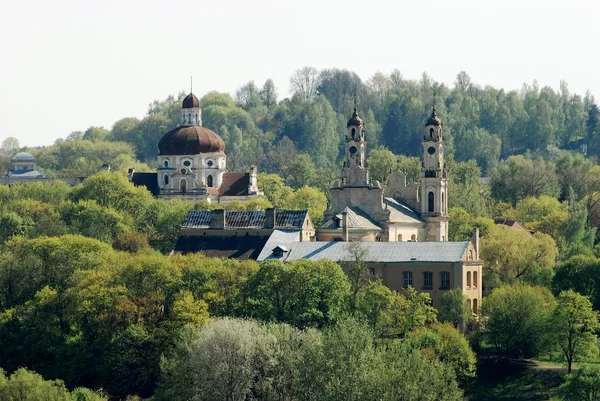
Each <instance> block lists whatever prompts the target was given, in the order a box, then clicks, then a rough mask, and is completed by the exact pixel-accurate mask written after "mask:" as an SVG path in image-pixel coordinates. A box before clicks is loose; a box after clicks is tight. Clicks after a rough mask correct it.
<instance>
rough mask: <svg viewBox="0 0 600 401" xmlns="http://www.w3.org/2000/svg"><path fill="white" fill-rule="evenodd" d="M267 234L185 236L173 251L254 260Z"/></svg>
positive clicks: (265, 241)
mask: <svg viewBox="0 0 600 401" xmlns="http://www.w3.org/2000/svg"><path fill="white" fill-rule="evenodd" d="M268 239H269V237H268V236H266V235H265V236H254V235H248V236H244V237H237V236H226V237H223V236H212V235H211V236H187V235H182V236H180V237H179V239H178V240H177V243H176V244H175V247H174V249H173V251H174V252H180V253H183V254H187V253H198V252H202V253H203V254H204V255H205V256H208V257H216V258H234V259H240V260H246V259H252V260H256V258H258V255H259V254H260V251H261V250H262V249H263V248H264V246H265V244H266V243H267V241H268Z"/></svg>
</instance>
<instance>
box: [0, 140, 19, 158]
mask: <svg viewBox="0 0 600 401" xmlns="http://www.w3.org/2000/svg"><path fill="white" fill-rule="evenodd" d="M19 148H20V146H19V140H18V139H17V138H15V137H14V136H9V137H8V138H6V139H5V140H3V141H2V147H0V150H1V151H2V152H4V153H8V154H12V153H14V152H16V151H17V150H19Z"/></svg>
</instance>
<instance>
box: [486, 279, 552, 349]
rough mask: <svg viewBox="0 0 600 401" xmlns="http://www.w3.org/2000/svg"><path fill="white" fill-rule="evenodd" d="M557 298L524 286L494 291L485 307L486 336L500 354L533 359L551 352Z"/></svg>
mask: <svg viewBox="0 0 600 401" xmlns="http://www.w3.org/2000/svg"><path fill="white" fill-rule="evenodd" d="M554 305H555V302H554V297H553V296H552V294H550V292H549V291H548V290H547V289H544V288H542V287H531V286H527V285H523V284H516V285H504V286H502V287H500V288H497V289H495V290H494V291H492V293H491V294H490V295H488V296H487V297H486V298H485V301H484V302H483V303H482V305H481V309H480V315H481V318H482V320H483V321H485V322H486V324H485V331H484V335H485V337H486V338H487V339H488V341H489V342H490V343H491V344H493V345H494V346H495V347H496V351H497V352H498V353H504V354H507V355H510V356H512V357H531V356H535V355H539V353H540V352H543V351H546V350H548V348H549V344H550V341H551V338H549V336H550V333H551V315H552V310H553V309H554Z"/></svg>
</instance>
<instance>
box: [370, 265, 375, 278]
mask: <svg viewBox="0 0 600 401" xmlns="http://www.w3.org/2000/svg"><path fill="white" fill-rule="evenodd" d="M369 272H370V273H371V276H375V268H374V267H371V268H369Z"/></svg>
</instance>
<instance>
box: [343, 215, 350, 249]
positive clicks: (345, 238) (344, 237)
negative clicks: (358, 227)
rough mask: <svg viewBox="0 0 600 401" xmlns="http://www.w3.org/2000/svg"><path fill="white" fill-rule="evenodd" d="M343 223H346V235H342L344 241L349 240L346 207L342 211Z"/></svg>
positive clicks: (344, 227)
mask: <svg viewBox="0 0 600 401" xmlns="http://www.w3.org/2000/svg"><path fill="white" fill-rule="evenodd" d="M342 224H343V225H344V226H343V229H344V236H343V237H342V240H343V241H344V242H348V237H349V236H348V212H347V211H346V209H344V211H343V212H342Z"/></svg>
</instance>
